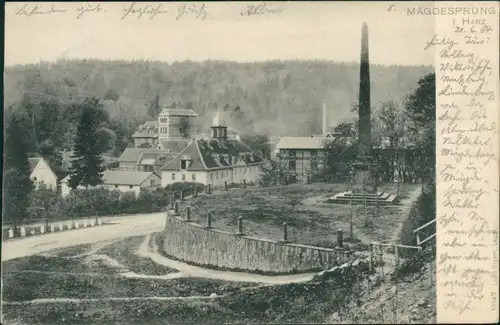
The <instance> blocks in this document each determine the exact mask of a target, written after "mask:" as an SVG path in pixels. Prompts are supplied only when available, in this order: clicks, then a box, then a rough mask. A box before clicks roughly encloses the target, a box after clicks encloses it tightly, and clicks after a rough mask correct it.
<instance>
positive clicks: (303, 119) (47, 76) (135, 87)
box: [4, 60, 434, 143]
mask: <svg viewBox="0 0 500 325" xmlns="http://www.w3.org/2000/svg"><path fill="white" fill-rule="evenodd" d="M433 70H434V68H433V67H431V66H414V67H409V66H404V67H402V66H389V67H387V66H379V65H372V66H371V86H372V92H371V93H372V106H374V107H377V105H378V103H380V102H386V101H388V100H395V101H399V100H400V99H401V98H402V97H403V96H406V95H408V94H409V93H410V92H411V91H412V90H413V89H415V88H416V86H417V82H418V80H419V79H420V78H422V77H423V76H424V75H425V74H427V73H429V72H432V71H433ZM4 80H5V86H4V87H5V88H4V89H5V107H9V106H11V108H12V105H14V108H15V107H25V108H26V106H29V107H31V108H30V110H31V111H32V113H33V112H35V113H34V120H35V123H34V124H39V123H52V125H53V127H52V129H55V130H56V129H57V130H60V131H61V134H62V138H63V139H65V141H64V142H65V143H69V142H70V141H71V135H72V134H74V128H75V126H76V125H75V121H76V116H75V115H77V114H78V113H77V112H72V111H71V109H68V108H69V107H71V106H72V104H75V103H76V102H78V101H81V100H83V99H84V98H85V97H91V96H93V97H97V98H100V99H101V103H102V104H103V106H104V108H105V110H107V111H108V113H109V115H110V119H111V121H112V123H111V124H113V123H115V124H116V123H118V122H117V121H121V122H120V124H123V125H122V126H123V127H122V128H121V129H124V130H122V131H119V132H122V133H124V134H122V135H121V136H122V137H126V136H129V135H131V132H133V131H134V128H135V127H136V126H137V124H138V123H139V122H141V121H144V120H148V119H154V118H156V116H154V115H155V113H156V112H157V111H158V108H157V107H155V106H156V105H154V103H155V96H156V95H159V97H160V104H161V105H160V107H161V106H164V105H169V104H171V103H172V102H176V103H181V105H188V104H189V105H191V106H192V108H193V109H194V110H195V111H196V112H197V113H198V114H199V116H200V117H199V118H198V122H199V123H200V125H199V127H200V128H201V129H202V130H203V129H205V130H206V131H208V127H209V125H210V123H211V120H212V115H213V112H214V111H215V109H216V107H220V108H223V107H224V106H225V105H228V108H229V109H230V110H231V111H232V112H233V113H232V114H231V115H232V119H231V123H232V124H233V125H231V126H233V127H234V128H236V129H238V130H240V131H242V132H258V133H265V134H268V135H285V134H286V135H297V136H299V135H307V134H310V133H319V132H321V102H322V101H323V100H327V101H328V107H329V109H330V113H329V114H330V117H329V119H330V122H331V123H333V124H335V123H337V122H340V121H342V120H344V119H346V118H349V117H351V116H353V115H354V113H353V112H351V107H352V105H354V104H355V103H356V102H357V94H358V80H359V65H358V64H357V63H334V62H327V61H270V62H253V63H236V62H222V61H205V62H189V61H188V62H179V63H173V64H168V63H163V62H149V61H134V62H127V61H103V60H62V61H58V62H57V63H52V64H48V63H42V64H38V65H24V66H14V67H7V68H6V69H5V79H4ZM21 102H23V104H22V105H19V104H20V103H21ZM54 105H55V106H57V107H65V108H66V109H65V114H60V112H58V111H57V110H55V109H54ZM237 106H238V107H239V108H240V109H239V110H236V112H234V108H236V107H237ZM51 110H52V111H54V110H55V111H54V112H53V113H54V114H53V115H52V117H48V115H46V114H43V113H42V111H51ZM31 117H33V114H32V116H31ZM55 117H57V118H55ZM54 118H55V120H54ZM124 125H126V127H125V126H124ZM110 128H111V130H113V131H114V132H115V133H116V132H117V131H116V130H115V128H116V127H110ZM118 137H119V136H118Z"/></svg>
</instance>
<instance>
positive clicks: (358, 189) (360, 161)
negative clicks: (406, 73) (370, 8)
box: [352, 23, 377, 194]
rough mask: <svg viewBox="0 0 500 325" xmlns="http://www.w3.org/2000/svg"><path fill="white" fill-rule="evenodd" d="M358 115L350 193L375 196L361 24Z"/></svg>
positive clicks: (365, 34)
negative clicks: (356, 140) (356, 144)
mask: <svg viewBox="0 0 500 325" xmlns="http://www.w3.org/2000/svg"><path fill="white" fill-rule="evenodd" d="M358 115H359V120H358V156H357V159H356V163H355V164H354V175H353V176H354V181H353V187H352V192H353V194H358V193H359V194H375V192H376V190H377V189H376V186H375V182H374V181H373V179H372V175H371V162H372V156H371V154H372V135H371V101H370V60H369V51H368V26H367V25H366V23H363V27H362V28H361V62H360V71H359V106H358Z"/></svg>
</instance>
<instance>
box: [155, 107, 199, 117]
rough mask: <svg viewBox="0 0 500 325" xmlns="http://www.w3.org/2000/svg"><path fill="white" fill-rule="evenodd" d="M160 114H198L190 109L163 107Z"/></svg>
mask: <svg viewBox="0 0 500 325" xmlns="http://www.w3.org/2000/svg"><path fill="white" fill-rule="evenodd" d="M160 116H192V117H196V116H198V114H196V113H195V112H194V111H193V110H192V109H185V108H164V109H163V110H162V111H161V113H160Z"/></svg>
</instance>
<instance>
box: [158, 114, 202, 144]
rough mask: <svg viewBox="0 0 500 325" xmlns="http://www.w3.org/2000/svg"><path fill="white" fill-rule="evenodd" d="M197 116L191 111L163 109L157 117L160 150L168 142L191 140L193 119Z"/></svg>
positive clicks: (193, 128) (193, 129)
mask: <svg viewBox="0 0 500 325" xmlns="http://www.w3.org/2000/svg"><path fill="white" fill-rule="evenodd" d="M197 116H198V115H197V114H196V113H195V112H194V111H193V110H192V109H185V108H165V109H163V110H162V111H161V113H160V114H159V116H158V139H159V142H160V144H159V145H160V148H161V149H167V148H165V147H164V146H163V144H164V143H165V142H168V141H185V142H186V143H187V142H189V140H191V139H192V136H193V134H194V131H195V127H194V125H195V119H196V117H197Z"/></svg>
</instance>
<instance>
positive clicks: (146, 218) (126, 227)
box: [2, 213, 316, 284]
mask: <svg viewBox="0 0 500 325" xmlns="http://www.w3.org/2000/svg"><path fill="white" fill-rule="evenodd" d="M103 221H104V222H105V223H108V224H106V225H102V226H97V227H92V228H84V229H76V230H69V231H63V232H57V233H50V234H45V235H40V236H33V237H26V238H21V239H11V240H8V241H5V242H3V243H2V261H8V260H11V259H14V258H18V257H24V256H28V255H33V254H40V253H43V252H46V251H50V250H53V249H58V248H65V247H70V246H76V245H85V244H94V243H98V242H104V241H112V240H115V239H116V240H120V239H123V238H126V237H132V236H142V235H146V236H147V235H150V234H152V233H155V232H158V231H161V230H163V229H164V227H165V213H153V214H142V215H133V216H124V217H108V218H103ZM148 242H149V236H147V238H146V240H145V241H144V243H143V245H141V248H140V249H139V252H137V253H139V255H142V256H144V257H149V258H150V259H151V260H153V261H154V262H156V263H157V264H161V265H166V266H169V267H172V268H175V269H177V270H179V271H180V272H181V274H182V276H185V277H200V278H211V279H219V280H226V281H240V282H255V283H266V284H285V283H295V282H306V281H310V280H312V278H313V276H314V275H315V274H316V273H302V274H294V275H277V276H266V275H258V274H250V273H244V272H229V271H218V270H210V269H204V268H201V267H197V266H192V265H188V264H186V263H182V262H178V261H173V260H171V259H168V258H166V257H164V256H162V255H160V254H158V253H157V252H155V248H156V247H154V248H153V249H151V248H150V247H148V245H147V243H148Z"/></svg>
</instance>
